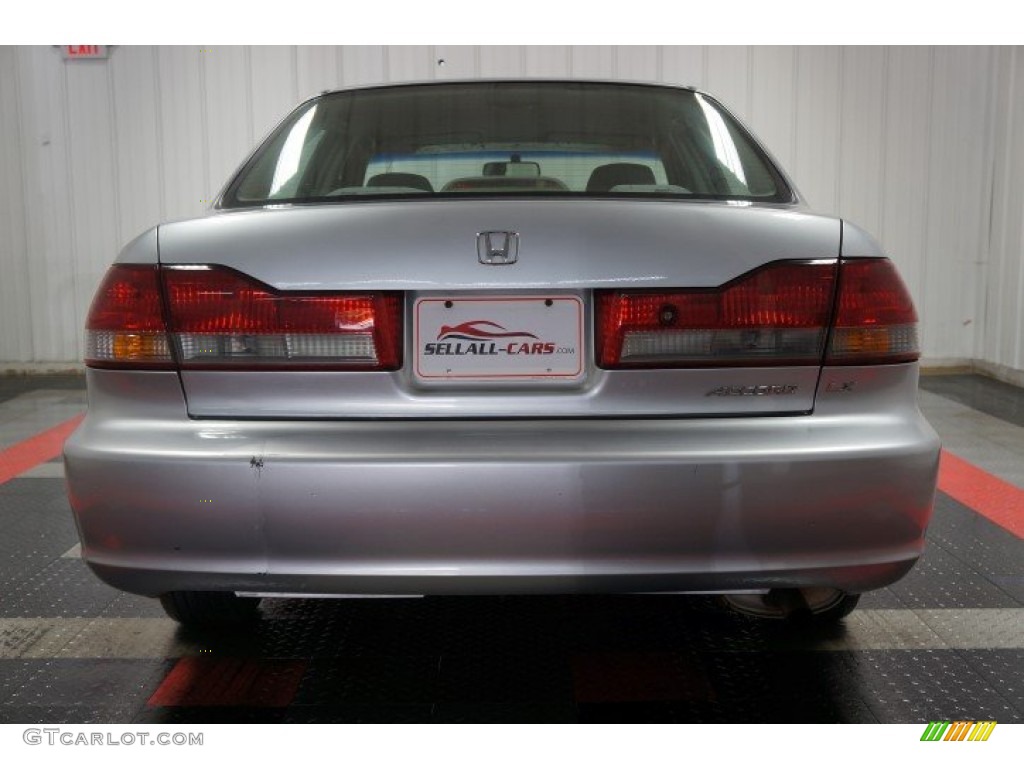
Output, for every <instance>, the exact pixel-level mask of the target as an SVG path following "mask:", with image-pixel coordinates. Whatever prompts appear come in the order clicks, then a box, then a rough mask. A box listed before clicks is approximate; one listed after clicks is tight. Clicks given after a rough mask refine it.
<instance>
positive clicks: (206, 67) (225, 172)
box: [199, 45, 255, 201]
mask: <svg viewBox="0 0 1024 768" xmlns="http://www.w3.org/2000/svg"><path fill="white" fill-rule="evenodd" d="M199 62H200V69H199V72H200V75H201V78H202V80H201V82H202V87H203V102H204V107H205V110H206V141H207V145H208V147H209V153H208V157H207V163H208V167H209V174H208V182H207V187H206V190H205V192H206V194H205V195H204V196H203V197H204V199H205V200H207V201H210V200H212V199H213V198H214V196H215V195H216V194H217V193H218V192H219V191H220V189H221V187H223V186H224V183H225V182H226V181H227V180H228V176H230V175H231V173H232V171H234V170H235V168H237V167H238V164H239V163H240V162H241V161H242V160H243V158H244V157H245V156H246V155H247V154H248V153H249V150H250V149H251V148H252V145H253V142H254V138H253V135H254V133H255V131H254V130H253V111H252V109H253V103H252V94H251V93H250V92H249V88H248V82H249V70H250V68H251V66H252V62H251V61H250V57H249V55H248V51H247V49H245V48H243V47H242V46H238V45H223V46H213V47H211V48H205V49H204V53H203V54H202V55H201V56H200V59H199Z"/></svg>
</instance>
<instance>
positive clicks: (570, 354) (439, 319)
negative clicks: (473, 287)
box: [414, 296, 583, 381]
mask: <svg viewBox="0 0 1024 768" xmlns="http://www.w3.org/2000/svg"><path fill="white" fill-rule="evenodd" d="M414 336H415V342H414V343H415V345H416V349H415V353H414V354H415V361H416V365H415V371H416V376H417V377H418V378H420V379H422V380H425V381H501V380H504V379H508V380H519V381H524V380H531V379H532V380H537V381H547V380H552V379H562V380H566V379H578V378H580V377H581V376H582V374H583V351H582V350H583V302H582V300H581V299H580V298H579V297H577V296H539V297H538V296H529V297H526V296H489V297H468V298H465V297H464V298H458V299H454V298H452V299H448V298H424V299H419V300H418V301H417V302H416V307H415V334H414Z"/></svg>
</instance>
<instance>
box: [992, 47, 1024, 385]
mask: <svg viewBox="0 0 1024 768" xmlns="http://www.w3.org/2000/svg"><path fill="white" fill-rule="evenodd" d="M996 55H997V56H998V64H999V66H998V67H997V68H996V76H997V81H996V82H997V86H998V89H999V90H998V93H1000V94H1001V98H1000V99H999V101H998V107H997V109H996V112H995V121H994V131H993V133H994V145H995V146H994V149H995V152H994V157H995V163H994V165H993V168H994V174H995V177H994V183H993V190H994V200H993V205H992V223H991V232H992V237H991V245H992V247H991V258H990V262H989V265H988V277H987V291H986V307H985V331H986V332H985V341H984V344H983V347H982V355H983V359H984V360H986V361H989V362H990V363H992V364H993V365H994V366H996V367H997V369H999V368H1008V369H1011V370H1013V371H1015V372H1016V373H1017V376H1018V378H1019V379H1020V382H1019V383H1022V384H1024V256H1022V254H1024V185H1022V184H1021V181H1020V180H1021V179H1022V178H1024V49H1021V48H1020V47H1015V48H1012V49H1011V48H1001V49H998V52H997V54H996Z"/></svg>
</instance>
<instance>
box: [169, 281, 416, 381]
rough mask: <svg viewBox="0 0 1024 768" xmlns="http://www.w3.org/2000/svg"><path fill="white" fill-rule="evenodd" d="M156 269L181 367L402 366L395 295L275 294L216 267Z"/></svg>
mask: <svg viewBox="0 0 1024 768" xmlns="http://www.w3.org/2000/svg"><path fill="white" fill-rule="evenodd" d="M162 274H163V281H164V288H165V290H166V292H167V307H168V315H169V322H170V328H169V330H170V333H171V339H172V341H173V343H174V346H175V352H176V355H177V358H178V361H179V363H180V364H181V367H182V368H233V369H239V368H259V369H264V368H289V369H296V368H309V369H318V370H324V369H328V370H329V369H335V370H397V369H398V368H400V367H401V364H402V346H401V338H402V300H401V294H400V293H395V292H387V293H334V292H331V293H298V292H282V291H277V290H275V289H273V288H270V287H269V286H267V285H265V284H263V283H260V282H259V281H257V280H254V279H253V278H251V277H248V276H246V275H243V274H241V273H239V272H235V271H234V270H232V269H228V268H226V267H217V266H170V267H167V266H165V267H164V268H163V270H162Z"/></svg>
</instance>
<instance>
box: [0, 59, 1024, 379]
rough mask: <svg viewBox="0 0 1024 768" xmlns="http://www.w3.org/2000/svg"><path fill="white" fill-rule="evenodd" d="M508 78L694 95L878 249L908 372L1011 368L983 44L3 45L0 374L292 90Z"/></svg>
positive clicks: (33, 353) (45, 355)
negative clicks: (917, 337) (906, 304)
mask: <svg viewBox="0 0 1024 768" xmlns="http://www.w3.org/2000/svg"><path fill="white" fill-rule="evenodd" d="M441 60H443V62H444V63H443V65H441V64H440V61H441ZM523 75H525V76H566V77H608V78H623V79H633V80H653V81H663V82H669V83H684V84H691V85H698V86H701V87H704V88H707V89H708V90H709V91H711V92H712V93H714V94H716V95H717V96H719V97H720V98H721V99H722V100H723V101H724V102H725V103H726V104H727V105H729V106H730V107H731V108H732V109H733V110H734V111H735V112H736V113H737V114H738V115H740V117H741V118H743V119H744V120H745V121H746V122H747V123H748V124H749V125H750V126H751V127H752V128H753V130H754V131H755V133H757V134H758V135H759V136H760V137H761V138H762V139H763V140H764V141H765V143H766V144H767V145H768V146H769V148H771V150H772V151H773V152H774V153H775V155H776V156H777V157H778V159H779V160H780V161H781V162H782V163H783V165H784V166H785V167H786V168H787V169H788V170H789V171H790V173H791V174H792V175H793V176H794V178H795V179H796V181H797V184H798V185H799V186H800V188H801V190H802V191H803V192H804V194H805V195H806V196H807V197H808V198H809V200H810V202H811V204H812V205H813V206H814V207H815V208H817V209H819V210H822V211H826V212H831V213H837V214H839V215H842V216H844V217H847V218H849V219H851V220H853V221H856V222H858V223H860V224H862V225H864V226H865V227H866V228H867V229H868V230H870V231H872V232H873V233H875V234H876V236H877V237H878V238H879V239H880V240H881V242H882V243H883V245H884V246H885V247H886V248H887V250H888V251H889V252H890V253H891V254H892V256H893V258H894V259H895V260H896V261H897V262H898V264H899V266H900V268H901V270H902V272H903V275H904V277H905V278H906V279H907V282H908V283H909V284H910V286H911V290H912V291H913V293H914V296H915V299H916V301H917V302H918V307H919V310H920V312H921V314H922V318H923V336H924V345H925V356H926V361H927V362H930V363H932V364H937V363H961V362H965V361H970V360H980V361H983V362H985V363H987V364H988V366H989V367H990V368H991V369H992V370H995V371H998V372H999V373H1000V374H1002V375H1004V376H1007V377H1009V378H1017V377H1019V376H1021V375H1024V329H1022V322H1021V320H1022V317H1021V310H1020V307H1021V305H1022V303H1024V269H1022V266H1021V265H1022V249H1024V238H1022V230H1021V219H1022V217H1024V216H1022V215H1024V197H1022V192H1021V186H1020V185H1019V184H1017V183H1016V179H1017V178H1018V177H1020V176H1021V175H1024V173H1022V172H1024V130H1022V126H1024V55H1022V54H1021V52H1020V51H1018V50H1017V49H1010V48H1006V49H996V48H990V47H878V48H870V47H850V48H844V47H760V46H755V47H731V46H715V47H701V46H680V47H670V46H618V47H616V46H547V47H540V46H518V47H517V46H456V47H442V46H377V47H370V46H356V47H352V46H347V47H315V46H309V47H306V46H300V47H291V46H269V47H211V48H197V47H115V48H113V49H112V52H111V56H110V58H109V59H108V60H106V61H79V62H70V63H65V62H64V61H63V60H62V59H61V56H60V52H59V50H58V49H56V48H54V47H52V46H45V47H18V48H12V47H7V48H0V328H2V329H3V330H2V332H0V368H10V367H15V368H17V367H25V366H23V365H19V364H26V363H44V364H46V363H51V364H62V363H69V362H73V361H76V360H78V359H79V358H80V356H81V332H80V327H81V325H82V321H83V318H84V315H85V312H86V310H87V308H88V303H89V300H90V298H91V295H92V292H93V290H94V288H95V286H96V284H97V282H98V280H99V279H100V277H101V275H102V273H103V270H104V269H105V267H106V265H107V264H108V263H109V261H110V260H111V259H112V258H113V256H114V254H115V253H116V252H117V250H118V249H119V248H120V247H121V246H122V245H123V244H124V243H126V242H127V241H128V240H129V239H131V238H132V237H133V236H134V235H135V234H137V233H139V232H141V231H142V230H144V229H145V228H147V227H149V226H150V225H152V224H155V223H157V222H158V221H160V220H163V219H167V218H175V217H181V216H188V215H191V214H194V213H198V212H199V211H201V210H202V209H203V208H204V207H205V206H206V205H207V201H209V200H210V199H211V197H212V196H213V195H215V194H216V192H217V190H218V188H219V186H220V185H221V183H222V182H223V181H224V180H225V179H226V177H227V176H228V174H229V173H230V172H231V171H232V170H233V168H234V167H235V166H236V165H237V163H238V162H239V161H240V160H241V159H242V157H243V156H244V155H245V153H246V152H247V151H248V150H249V149H250V147H251V146H252V145H253V143H254V142H255V141H256V140H257V139H259V138H260V137H261V136H262V135H263V134H264V133H265V132H266V131H268V130H269V129H270V128H271V127H272V126H273V124H274V123H275V122H276V121H277V120H278V119H279V118H280V117H282V116H283V115H284V113H285V112H286V111H288V109H290V108H291V107H292V106H293V105H294V104H296V103H297V102H298V101H299V100H300V99H301V98H304V97H306V96H309V95H312V94H314V93H316V92H317V91H319V90H322V89H325V88H331V87H336V86H339V85H348V84H356V83H369V82H388V81H397V80H408V79H430V78H453V77H454V78H461V77H476V76H505V77H508V76H513V77H514V76H523ZM12 364H13V365H12Z"/></svg>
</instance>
